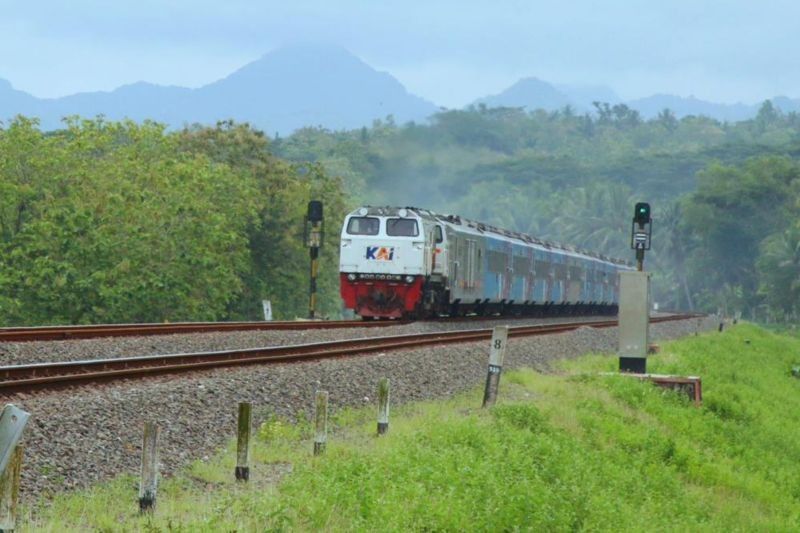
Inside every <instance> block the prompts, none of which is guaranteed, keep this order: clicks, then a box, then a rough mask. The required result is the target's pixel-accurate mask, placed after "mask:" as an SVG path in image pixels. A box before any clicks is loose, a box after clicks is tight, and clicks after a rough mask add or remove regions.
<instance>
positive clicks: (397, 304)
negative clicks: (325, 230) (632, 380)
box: [339, 206, 632, 319]
mask: <svg viewBox="0 0 800 533" xmlns="http://www.w3.org/2000/svg"><path fill="white" fill-rule="evenodd" d="M339 252H340V254H339V278H340V293H341V297H342V300H343V302H344V307H345V308H347V309H351V310H352V311H353V312H354V313H355V314H356V315H359V316H361V317H362V318H364V319H413V318H430V317H435V316H464V315H467V314H475V315H487V316H488V315H530V316H558V315H588V314H616V313H617V310H618V298H619V276H618V272H619V271H621V270H632V266H631V265H630V264H628V263H626V262H624V261H620V260H616V259H612V258H609V257H605V256H603V255H600V254H594V253H590V252H586V251H581V250H577V249H575V248H573V247H569V246H563V245H559V244H555V243H551V242H548V241H544V240H541V239H537V238H535V237H532V236H530V235H526V234H524V233H519V232H514V231H508V230H504V229H501V228H497V227H493V226H491V225H489V224H484V223H481V222H475V221H473V220H469V219H467V218H463V217H460V216H458V215H441V214H437V213H434V212H433V211H429V210H427V209H422V208H418V207H374V206H363V207H359V208H357V209H355V210H354V211H352V212H351V213H349V214H348V215H346V217H345V219H344V224H343V226H342V233H341V241H340V250H339Z"/></svg>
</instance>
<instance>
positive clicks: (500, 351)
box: [483, 326, 508, 407]
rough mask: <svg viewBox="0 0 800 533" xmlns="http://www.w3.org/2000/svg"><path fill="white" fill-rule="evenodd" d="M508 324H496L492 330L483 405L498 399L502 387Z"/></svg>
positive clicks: (489, 404) (493, 402) (487, 405)
mask: <svg viewBox="0 0 800 533" xmlns="http://www.w3.org/2000/svg"><path fill="white" fill-rule="evenodd" d="M507 341H508V326H495V327H494V331H492V347H491V350H490V351H489V372H488V374H487V375H486V389H485V390H484V391H483V407H489V406H492V405H494V404H495V402H496V401H497V391H498V388H499V387H500V372H501V371H502V369H503V357H505V354H506V344H507Z"/></svg>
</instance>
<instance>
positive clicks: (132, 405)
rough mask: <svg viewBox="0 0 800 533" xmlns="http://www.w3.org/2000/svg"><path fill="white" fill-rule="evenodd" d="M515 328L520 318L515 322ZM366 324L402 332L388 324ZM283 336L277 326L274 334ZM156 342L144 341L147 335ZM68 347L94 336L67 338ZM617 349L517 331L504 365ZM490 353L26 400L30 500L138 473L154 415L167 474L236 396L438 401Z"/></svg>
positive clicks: (459, 350) (375, 358) (703, 325)
mask: <svg viewBox="0 0 800 533" xmlns="http://www.w3.org/2000/svg"><path fill="white" fill-rule="evenodd" d="M562 321H563V319H562ZM718 324H719V321H718V319H716V318H713V317H708V318H702V319H698V318H693V319H688V320H681V321H674V322H664V323H658V324H653V325H652V326H651V330H650V331H651V338H652V339H653V340H656V341H658V340H666V339H674V338H678V337H681V336H685V335H689V334H694V333H695V332H697V331H705V330H709V329H712V328H715V327H716V326H717V325H718ZM513 325H521V324H519V323H518V322H517V321H514V322H513ZM410 326H414V325H410ZM403 327H409V326H403ZM484 327H486V326H484ZM455 329H464V328H463V327H456V328H455ZM351 331H352V330H338V333H339V335H336V336H335V337H332V338H339V339H341V338H347V336H348V334H349V332H351ZM359 331H360V332H362V333H368V334H369V335H381V334H383V335H387V334H396V333H395V332H392V333H390V332H389V328H378V331H376V330H370V331H369V332H365V331H363V330H359ZM409 332H410V331H409ZM276 333H280V332H269V334H270V335H275V334H276ZM283 333H287V334H288V335H294V338H293V339H292V340H290V341H286V342H287V343H292V344H296V343H299V342H310V341H311V340H312V339H308V338H302V337H301V338H300V339H298V337H297V335H298V332H283ZM314 333H324V334H330V333H337V332H336V331H334V332H331V331H330V330H329V331H324V332H322V331H318V332H314ZM212 335H213V334H212ZM225 335H232V334H230V333H228V334H225ZM130 340H131V339H114V340H113V342H119V341H123V342H124V343H127V342H129V341H130ZM153 340H154V339H153V338H152V337H148V338H145V339H144V341H143V342H144V343H145V344H146V343H150V342H151V341H153ZM314 340H323V339H316V338H315V339H314ZM173 341H174V339H173ZM69 342H72V343H79V344H83V343H87V342H90V341H65V343H69ZM62 344H63V343H62ZM616 344H617V328H604V329H594V328H588V327H584V328H579V329H578V330H576V331H573V332H570V333H562V334H556V335H546V336H539V337H524V338H513V339H510V340H509V343H508V351H507V353H506V360H505V368H517V367H532V368H535V369H538V370H543V371H545V370H547V365H548V362H549V361H552V360H553V359H558V358H569V357H576V356H579V355H582V354H585V353H588V352H600V353H613V352H614V351H615V350H616ZM250 346H252V344H250ZM140 347H141V346H140ZM183 351H189V350H186V349H184V350H183ZM136 353H137V354H141V353H142V352H136ZM162 353H163V352H162ZM487 354H488V343H487V342H473V343H464V344H451V345H442V346H436V347H424V348H418V349H414V350H404V351H396V352H388V353H379V354H371V355H365V356H360V357H348V358H339V359H333V360H325V361H317V362H308V363H297V364H277V365H268V366H248V367H239V368H223V369H218V370H211V371H204V372H198V373H195V374H190V375H179V376H162V377H154V378H150V379H147V380H143V381H136V382H123V383H113V384H108V385H102V386H94V387H85V388H80V389H76V390H73V391H62V392H54V393H48V394H44V393H42V394H39V395H32V396H25V395H18V396H15V397H14V398H12V399H11V400H10V401H12V402H13V403H15V404H16V405H18V406H19V407H22V408H23V409H25V410H26V411H29V412H30V413H31V414H32V418H31V421H30V422H29V424H28V427H27V428H26V430H25V463H24V466H23V473H22V492H23V498H24V499H25V500H27V501H32V500H33V499H34V498H36V497H38V496H41V495H47V494H52V493H54V492H58V491H62V490H69V489H75V488H82V487H87V486H89V485H91V484H93V483H96V482H98V481H102V480H107V479H110V478H112V477H114V476H116V475H118V474H120V473H125V472H127V473H136V472H137V471H138V468H139V459H140V453H141V435H142V427H143V424H144V421H145V420H155V421H157V422H158V423H159V425H161V427H162V433H161V444H160V459H161V464H162V467H161V471H162V473H163V474H164V475H167V476H168V475H170V474H171V473H174V472H175V471H176V470H177V469H179V468H181V467H183V466H186V465H187V464H188V463H189V462H191V461H192V460H195V459H199V458H202V457H204V456H210V455H212V454H213V453H215V452H216V451H217V450H218V449H219V448H220V446H221V445H224V444H225V443H226V442H228V441H229V440H230V439H231V438H232V437H233V436H234V434H235V427H236V419H235V418H236V406H237V403H238V402H240V401H250V402H252V403H253V411H254V417H253V418H254V419H253V423H254V427H257V425H258V424H260V423H261V421H262V420H263V419H264V417H265V416H266V415H267V414H268V413H276V414H278V415H280V416H285V417H289V418H294V417H295V416H296V415H297V413H298V412H300V411H304V412H306V413H310V412H312V411H313V405H312V398H313V391H314V390H315V389H317V388H322V389H325V390H328V391H329V392H330V401H331V408H332V409H333V411H334V412H335V410H336V409H337V408H340V407H343V406H359V405H364V404H367V403H370V404H371V403H372V402H373V399H372V397H373V395H374V390H375V387H376V384H377V381H378V379H380V378H382V377H388V378H389V379H390V380H391V382H392V402H393V403H405V402H409V401H416V400H425V399H433V398H442V397H447V396H450V395H451V394H453V393H455V392H459V391H463V390H465V389H468V388H470V387H474V386H476V385H479V384H481V383H482V382H483V380H484V379H485V377H486V364H487ZM134 497H135V496H134V495H132V501H134V500H133V498H134Z"/></svg>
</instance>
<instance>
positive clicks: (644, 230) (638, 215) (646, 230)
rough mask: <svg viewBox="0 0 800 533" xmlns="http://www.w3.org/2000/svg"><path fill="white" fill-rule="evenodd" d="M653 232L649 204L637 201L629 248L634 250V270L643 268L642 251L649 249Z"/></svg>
mask: <svg viewBox="0 0 800 533" xmlns="http://www.w3.org/2000/svg"><path fill="white" fill-rule="evenodd" d="M652 232H653V219H652V217H651V216H650V204H648V203H647V202H637V204H636V206H634V208H633V222H632V223H631V248H633V249H634V250H636V270H639V271H642V270H644V252H645V250H649V249H650V236H651V235H652Z"/></svg>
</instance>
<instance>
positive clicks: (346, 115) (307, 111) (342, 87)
mask: <svg viewBox="0 0 800 533" xmlns="http://www.w3.org/2000/svg"><path fill="white" fill-rule="evenodd" d="M594 101H600V102H608V103H610V104H612V105H613V104H617V103H622V102H623V101H622V100H621V99H620V98H619V97H618V96H617V95H616V94H615V93H614V91H612V90H611V89H609V88H608V87H604V86H591V85H585V86H575V85H555V84H552V83H549V82H547V81H544V80H540V79H538V78H534V77H529V78H523V79H521V80H519V81H517V82H516V83H514V84H513V85H511V86H510V87H508V88H507V89H506V90H504V91H502V92H500V93H498V94H495V95H491V96H486V97H484V98H480V99H478V100H476V101H475V102H474V104H476V105H479V104H483V105H486V106H489V107H521V108H525V109H527V110H529V111H532V110H535V109H544V110H546V111H554V110H557V109H562V108H563V107H565V106H567V105H569V106H571V107H572V108H573V109H574V110H575V112H577V113H586V112H592V111H593V110H594V109H593V106H592V102H594ZM624 103H626V105H628V106H630V107H631V108H633V109H636V110H638V111H639V112H640V113H641V114H642V116H643V117H644V118H652V117H655V116H657V115H658V113H659V112H661V111H662V110H663V109H665V108H669V109H671V110H672V111H673V112H674V113H675V115H676V116H678V117H679V118H680V117H684V116H687V115H706V116H709V117H712V118H716V119H719V120H727V121H737V120H743V119H748V118H752V117H754V116H755V115H756V113H757V112H758V108H759V107H760V104H754V105H748V104H719V103H714V102H708V101H705V100H700V99H697V98H694V97H691V96H690V97H682V96H675V95H668V94H656V95H653V96H648V97H646V98H639V99H636V100H631V101H628V102H624ZM772 103H773V104H774V105H775V107H776V108H778V109H780V110H782V111H783V112H786V113H788V112H791V111H795V112H800V99H792V98H788V97H785V96H778V97H775V98H773V99H772ZM437 111H438V108H437V106H436V105H434V104H433V103H431V102H429V101H427V100H424V99H423V98H420V97H418V96H415V95H413V94H411V93H409V92H408V91H407V90H406V89H405V88H404V87H403V85H402V84H401V83H400V82H399V81H397V79H395V78H394V77H392V76H391V75H389V74H387V73H385V72H379V71H377V70H375V69H374V68H372V67H371V66H369V65H367V64H366V63H364V62H363V61H361V60H360V59H359V58H357V57H356V56H354V55H353V54H351V53H350V52H348V51H347V50H345V49H343V48H340V47H337V46H330V45H297V46H290V47H284V48H280V49H277V50H274V51H272V52H270V53H268V54H266V55H264V56H263V57H261V58H260V59H258V60H256V61H253V62H252V63H249V64H247V65H245V66H244V67H242V68H240V69H239V70H237V71H236V72H233V73H232V74H230V75H229V76H227V77H225V78H222V79H221V80H218V81H215V82H213V83H209V84H208V85H205V86H203V87H200V88H197V89H189V88H185V87H174V86H162V85H154V84H151V83H145V82H139V83H133V84H130V85H124V86H122V87H119V88H117V89H115V90H113V91H108V92H105V91H98V92H87V93H79V94H74V95H70V96H65V97H63V98H36V97H34V96H31V95H30V94H28V93H25V92H23V91H19V90H15V89H14V88H13V87H12V86H11V84H10V83H9V82H8V81H6V80H3V79H0V119H7V118H10V117H12V116H14V115H17V114H23V115H27V116H35V117H39V119H40V121H41V124H42V127H43V128H44V129H48V130H51V129H56V128H58V127H60V125H61V119H62V118H63V117H65V116H68V115H81V116H84V117H94V116H96V115H100V114H102V115H105V116H106V117H107V118H109V119H113V120H119V119H123V118H130V119H133V120H136V121H142V120H145V119H151V120H156V121H159V122H163V123H166V124H168V125H170V126H172V127H175V128H179V127H182V126H184V125H185V124H191V123H201V124H213V123H215V122H216V121H218V120H224V119H229V118H232V119H235V120H237V121H240V122H250V123H251V124H253V125H254V126H256V127H257V128H259V129H262V130H264V131H265V132H267V133H268V134H270V135H271V134H274V133H280V134H282V135H286V134H289V133H291V132H292V131H294V130H296V129H297V128H301V127H304V126H322V127H325V128H328V129H333V130H339V129H353V128H359V127H361V126H369V125H370V124H372V122H373V120H375V119H383V118H385V117H386V116H387V115H393V116H394V119H395V121H396V122H397V123H400V124H402V123H405V122H408V121H412V120H413V121H417V122H419V121H424V120H425V119H426V118H427V117H429V116H431V115H432V114H434V113H436V112H437Z"/></svg>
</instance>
